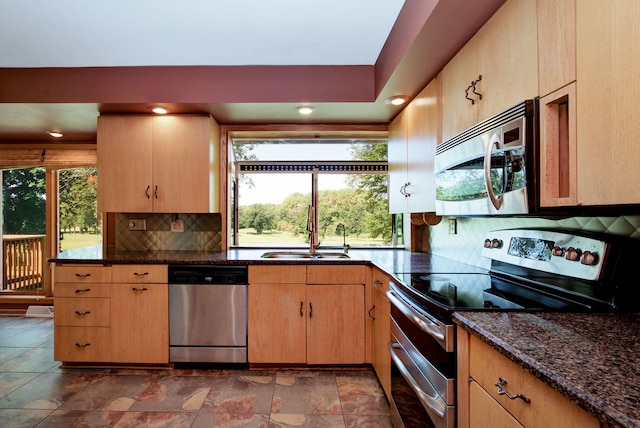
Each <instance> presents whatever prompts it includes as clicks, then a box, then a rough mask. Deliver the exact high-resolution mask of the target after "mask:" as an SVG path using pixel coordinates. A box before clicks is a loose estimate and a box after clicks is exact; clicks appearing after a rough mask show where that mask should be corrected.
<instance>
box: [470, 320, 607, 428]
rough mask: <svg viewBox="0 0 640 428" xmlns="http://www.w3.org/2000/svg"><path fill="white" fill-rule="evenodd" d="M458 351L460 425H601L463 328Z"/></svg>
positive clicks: (596, 426)
mask: <svg viewBox="0 0 640 428" xmlns="http://www.w3.org/2000/svg"><path fill="white" fill-rule="evenodd" d="M458 350H459V353H458V366H459V373H458V391H459V394H458V396H459V400H458V404H459V409H458V411H459V417H458V422H459V425H460V426H461V427H484V426H497V427H517V426H526V427H531V428H536V427H550V426H558V427H560V426H561V427H566V428H572V427H575V428H578V427H580V428H589V427H592V428H599V427H600V422H599V421H598V420H597V419H596V418H595V417H594V416H592V415H590V414H589V413H587V412H586V411H585V410H583V409H581V408H580V407H578V406H577V405H575V404H573V403H572V402H571V401H569V399H567V398H566V397H564V396H563V395H561V394H560V393H559V392H557V391H555V390H554V389H552V388H551V387H550V386H548V385H546V384H545V383H544V382H542V381H541V380H539V379H537V378H536V377H535V376H533V375H532V374H530V373H528V372H526V371H525V370H524V369H523V368H522V367H520V366H518V365H517V364H516V363H514V362H513V361H511V360H509V359H508V358H507V357H505V356H504V355H502V354H500V353H499V352H498V351H496V350H495V349H493V348H491V347H490V346H489V345H487V344H486V343H484V342H482V341H481V340H480V339H478V338H477V337H475V336H473V335H469V333H467V332H466V331H464V330H462V329H458ZM460 351H462V352H460ZM467 373H468V375H467Z"/></svg>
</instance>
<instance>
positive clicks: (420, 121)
mask: <svg viewBox="0 0 640 428" xmlns="http://www.w3.org/2000/svg"><path fill="white" fill-rule="evenodd" d="M439 85H440V80H439V78H438V77H436V78H435V79H433V80H432V81H431V82H430V83H429V84H428V85H427V86H426V87H425V88H424V89H423V90H422V91H421V92H420V93H419V94H418V95H417V96H416V97H415V98H414V99H413V100H412V101H411V103H409V105H408V106H407V107H405V109H404V110H403V111H402V112H401V113H400V114H399V115H398V117H396V119H395V120H394V121H393V122H392V123H391V124H390V125H389V140H388V155H387V156H388V164H389V212H391V213H411V212H433V211H435V184H434V181H433V157H434V155H435V147H436V145H437V143H438V140H439V136H440V123H441V121H440V104H439Z"/></svg>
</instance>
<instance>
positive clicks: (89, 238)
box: [60, 233, 100, 251]
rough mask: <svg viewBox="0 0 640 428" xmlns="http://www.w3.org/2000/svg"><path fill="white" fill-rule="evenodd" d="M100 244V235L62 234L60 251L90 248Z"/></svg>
mask: <svg viewBox="0 0 640 428" xmlns="http://www.w3.org/2000/svg"><path fill="white" fill-rule="evenodd" d="M99 243H100V234H93V233H64V234H63V239H62V240H61V241H60V251H66V250H71V249H73V248H82V247H90V246H93V245H98V244H99Z"/></svg>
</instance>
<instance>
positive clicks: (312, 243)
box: [307, 205, 319, 254]
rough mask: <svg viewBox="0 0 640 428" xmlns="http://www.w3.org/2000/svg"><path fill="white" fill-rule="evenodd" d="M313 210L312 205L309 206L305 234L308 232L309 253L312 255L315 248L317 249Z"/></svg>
mask: <svg viewBox="0 0 640 428" xmlns="http://www.w3.org/2000/svg"><path fill="white" fill-rule="evenodd" d="M315 218H316V216H315V208H314V207H313V205H309V212H308V217H307V232H309V252H310V253H311V254H314V253H315V252H316V248H318V245H319V243H318V242H317V241H318V238H317V237H318V234H317V230H316V229H317V228H316V223H315Z"/></svg>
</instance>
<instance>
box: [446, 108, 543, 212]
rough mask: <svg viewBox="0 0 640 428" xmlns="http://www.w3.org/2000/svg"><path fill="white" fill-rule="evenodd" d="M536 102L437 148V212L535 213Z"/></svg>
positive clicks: (512, 110) (480, 124) (506, 113)
mask: <svg viewBox="0 0 640 428" xmlns="http://www.w3.org/2000/svg"><path fill="white" fill-rule="evenodd" d="M536 111H537V106H536V101H535V100H526V101H524V102H523V103H521V104H518V105H516V106H514V107H512V108H510V109H509V110H507V111H505V112H503V113H501V114H498V115H496V116H493V117H491V118H489V119H487V120H485V121H483V122H481V123H479V124H477V125H475V126H474V127H472V128H469V129H468V130H466V131H465V132H463V133H461V134H459V135H457V136H455V137H454V138H452V139H450V140H448V141H446V142H445V143H443V144H441V145H439V146H437V147H436V155H435V159H434V170H435V184H436V213H437V214H438V215H451V216H455V215H458V216H487V215H518V214H530V213H532V212H533V211H534V210H535V209H536V205H537V203H536V201H537V190H536V179H535V178H536V177H535V170H536V168H535V164H534V163H535V159H534V148H535V147H536V144H534V139H535V138H537V118H536V116H537V115H536Z"/></svg>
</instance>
